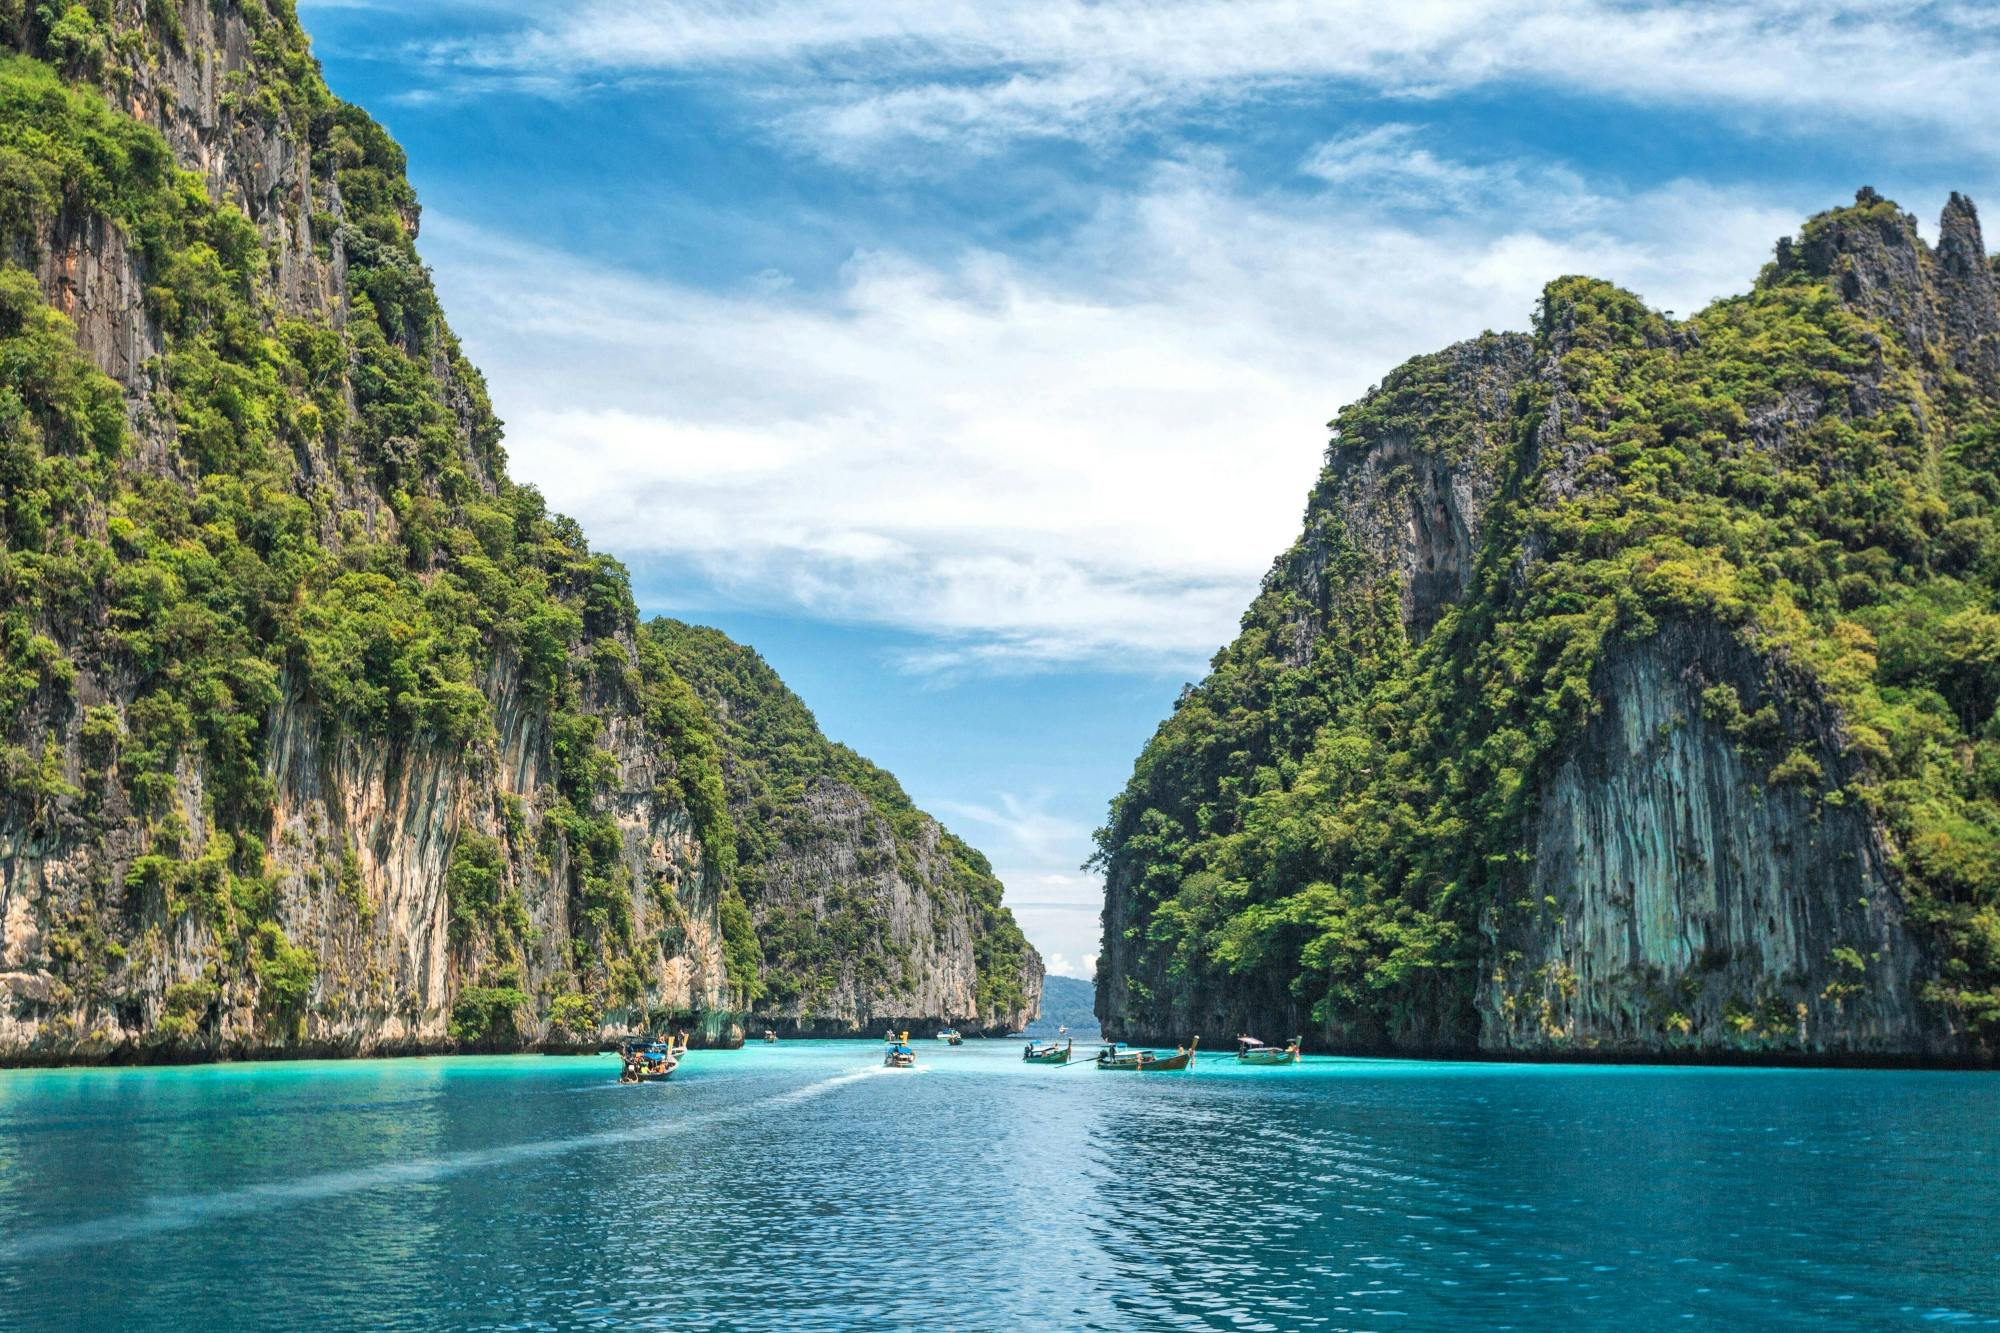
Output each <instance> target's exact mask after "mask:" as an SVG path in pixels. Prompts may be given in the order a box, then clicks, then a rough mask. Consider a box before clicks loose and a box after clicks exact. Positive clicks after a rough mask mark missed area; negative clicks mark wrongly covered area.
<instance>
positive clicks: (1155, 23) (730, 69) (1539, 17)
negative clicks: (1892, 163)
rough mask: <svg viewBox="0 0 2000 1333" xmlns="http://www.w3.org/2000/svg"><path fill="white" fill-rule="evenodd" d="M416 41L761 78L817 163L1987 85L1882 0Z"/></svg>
mask: <svg viewBox="0 0 2000 1333" xmlns="http://www.w3.org/2000/svg"><path fill="white" fill-rule="evenodd" d="M502 8H507V9H509V10H511V9H512V6H502ZM430 54H431V55H432V57H433V58H434V59H436V60H437V61H438V62H440V63H442V64H446V65H449V66H452V67H455V68H456V69H458V70H459V71H461V72H465V73H470V74H473V75H485V76H492V77H500V78H505V79H509V80H514V81H519V82H521V83H522V84H523V86H529V87H533V88H535V89H537V90H541V91H557V90H561V89H563V88H565V87H570V86H574V85H576V84H578V83H590V82H594V81H597V80H601V79H605V78H614V79H615V78H622V77H630V76H635V75H636V76H648V75H654V74H660V73H673V74H678V73H708V74H712V73H718V72H723V73H743V72H746V71H748V72H762V73H763V74H765V75H767V76H769V77H767V78H766V80H765V82H764V85H763V87H762V89H761V91H760V92H759V94H758V95H759V96H761V97H764V98H766V99H768V100H769V101H770V102H771V103H772V105H773V108H774V114H776V115H777V117H778V118H779V119H780V120H781V121H782V122H783V123H784V124H785V125H786V126H787V127H788V129H789V130H790V132H792V133H794V134H796V135H799V136H801V137H802V138H805V139H807V140H810V141H812V142H813V143H815V144H817V145H818V146H819V147H820V148H821V149H822V150H824V151H827V152H829V153H831V154H833V155H836V156H845V155H852V154H854V153H855V152H857V151H860V150H861V149H862V148H863V147H864V146H865V145H868V144H871V143H877V142H880V141H883V140H902V139H908V138H915V139H917V140H920V141H923V140H928V141H944V140H949V141H950V142H951V143H952V144H953V147H954V150H955V151H957V152H959V153H965V152H971V151H976V150H978V149H979V148H981V147H982V146H990V145H991V144H992V143H995V142H999V141H1003V140H1005V139H1007V138H1011V137H1019V136H1023V135H1063V136H1074V137H1082V138H1092V137H1099V136H1103V135H1109V134H1118V133H1122V132H1124V131H1125V130H1127V129H1130V128H1132V127H1135V126H1139V125H1148V124H1151V123H1153V122H1155V121H1156V120H1157V118H1158V117H1160V116H1162V115H1170V114H1173V113H1175V112H1177V111H1181V110H1186V109H1189V108H1192V107H1195V106H1198V105H1208V106H1213V105H1217V104H1234V103H1241V102H1243V101H1245V100H1248V99H1254V98H1259V97H1265V96H1272V95H1282V94H1287V93H1291V92H1295V91H1297V90H1299V89H1302V88H1311V87H1324V86H1327V85H1339V86H1342V87H1346V88H1350V89H1353V90H1356V91H1360V92H1364V93H1371V94H1374V95H1378V96H1388V97H1395V98H1400V99H1406V100H1410V101H1420V100H1423V99H1428V98H1434V97H1438V96H1442V95H1446V94H1450V93H1457V92H1463V91H1466V90H1469V89H1482V88H1494V87H1504V86H1508V85H1517V84H1534V85H1537V86H1539V87H1542V88H1548V89H1561V90H1566V91H1571V92H1576V93H1581V94H1585V95H1589V96H1598V97H1610V98H1616V99H1621V100H1627V101H1632V102H1641V103H1648V104H1655V105H1659V104H1672V105H1690V106H1697V107H1701V108H1704V109H1715V108H1721V109H1731V110H1735V111H1750V112H1757V113H1760V114H1764V113H1771V114H1778V115H1783V116H1786V117H1789V118H1791V120H1792V121H1793V122H1794V123H1795V124H1801V125H1806V126H1808V127H1818V128H1826V127H1828V126H1836V125H1837V126H1843V127H1851V126H1853V125H1854V124H1857V123H1860V124H1893V125H1900V126H1905V127H1912V128H1915V127H1922V128H1926V129H1929V130H1932V131H1938V130H1942V131H1944V132H1945V133H1947V134H1948V135H1950V136H1952V137H1953V138H1954V139H1956V140H1957V141H1959V142H1960V143H1961V144H1962V145H1963V146H1967V147H1970V148H1972V149H1973V150H1974V151H1977V152H1980V153H1982V154H1986V155H1990V154H1991V153H1992V151H1993V149H1992V141H1991V138H1990V136H1988V135H1987V134H1986V133H1985V130H1984V124H1985V121H1986V118H1987V113H1988V111H1989V110H1990V107H1991V89H1992V88H1993V87H1995V86H2000V31H1996V27H1995V25H1994V23H1993V22H1992V19H1991V15H1990V12H1982V11H1981V10H1980V9H1979V8H1977V7H1974V6H1966V5H1916V6H1910V5H1897V4H1887V3H1881V0H1780V2H1778V3H1765V4H1758V5H1748V4H1734V5H1703V6H1686V5H1641V4H1631V3H1626V2H1625V0H1405V2H1404V3H1402V4H1399V5H1396V6H1394V7H1389V6H1383V5H1379V4H1376V3H1372V0H1037V3H1033V4H1022V3H991V2H987V3H974V2H973V0H763V2H762V3H748V4H742V3H734V2H733V0H732V2H731V3H721V2H720V0H705V2H697V3H682V4H676V5H672V6H663V5H656V4H646V3H638V2H637V0H581V2H580V3H575V4H571V5H566V6H561V7H551V8H550V9H549V10H548V11H545V13H544V14H543V15H542V16H540V17H538V18H534V19H532V20H528V21H527V26H526V27H525V28H520V29H516V30H514V31H510V32H507V33H505V34H503V35H498V36H487V37H481V38H477V39H472V40H467V41H460V42H455V43H450V44H445V45H441V46H436V47H433V48H431V51H430Z"/></svg>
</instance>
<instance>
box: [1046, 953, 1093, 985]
mask: <svg viewBox="0 0 2000 1333" xmlns="http://www.w3.org/2000/svg"><path fill="white" fill-rule="evenodd" d="M1042 966H1044V967H1045V968H1047V969H1048V973H1049V975H1050V976H1052V977H1078V978H1081V979H1082V980H1084V981H1094V980H1096V978H1097V955H1096V954H1094V953H1087V954H1084V955H1083V956H1082V957H1081V958H1072V957H1071V956H1070V955H1068V954H1066V953H1062V952H1060V951H1058V952H1056V953H1049V954H1043V955H1042Z"/></svg>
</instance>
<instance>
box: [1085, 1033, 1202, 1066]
mask: <svg viewBox="0 0 2000 1333" xmlns="http://www.w3.org/2000/svg"><path fill="white" fill-rule="evenodd" d="M1200 1045H1201V1037H1200V1036H1199V1035H1197V1036H1196V1037H1195V1039H1194V1040H1193V1041H1191V1042H1189V1043H1188V1044H1187V1045H1185V1046H1180V1047H1176V1048H1175V1050H1174V1053H1173V1054H1172V1055H1165V1054H1162V1053H1161V1052H1159V1051H1147V1050H1125V1049H1122V1048H1120V1046H1119V1045H1118V1043H1117V1042H1115V1041H1114V1042H1112V1043H1111V1044H1110V1045H1109V1046H1106V1047H1105V1048H1104V1049H1103V1050H1101V1051H1099V1052H1098V1053H1097V1067H1098V1068H1099V1069H1120V1070H1131V1071H1133V1072H1134V1073H1141V1074H1166V1073H1171V1072H1172V1071H1174V1070H1176V1069H1192V1068H1194V1053H1195V1048H1196V1047H1198V1046H1200Z"/></svg>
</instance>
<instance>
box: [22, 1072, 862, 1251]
mask: <svg viewBox="0 0 2000 1333" xmlns="http://www.w3.org/2000/svg"><path fill="white" fill-rule="evenodd" d="M887 1072H893V1071H888V1070H883V1069H878V1068H870V1069H861V1070H855V1071H853V1072H850V1073H846V1074H835V1075H833V1076H832V1077H830V1078H823V1079H821V1080H820V1081H819V1082H817V1083H809V1084H807V1085H805V1086H804V1087H801V1088H793V1089H790V1090H789V1091H786V1092H780V1093H774V1094H773V1095H771V1096H769V1097H759V1098H756V1099H754V1100H752V1101H746V1102H739V1103H737V1104H736V1105H734V1106H730V1107H727V1108H723V1109H718V1110H714V1111H705V1112H697V1113H696V1114H693V1115H687V1116H682V1117H679V1118H677V1119H673V1120H661V1121H657V1122H653V1123H648V1124H645V1125H635V1126H632V1127H630V1128H627V1129H613V1130H605V1131H603V1132H601V1133H597V1134H580V1135H577V1136H576V1137H574V1138H567V1139H539V1140H535V1141H533V1142H529V1143H515V1144H509V1145H507V1146H506V1147H501V1148H482V1149H475V1150H471V1151H467V1152H457V1153H443V1154H439V1155H437V1156H433V1157H414V1158H410V1159H409V1160H407V1161H401V1162H383V1163H380V1164H378V1165H375V1166H365V1167H357V1168H355V1169H354V1170H351V1171H323V1172H320V1173H319V1174H317V1175H311V1176H304V1177H301V1178H300V1179H298V1180H287V1181H273V1182H270V1183H268V1184H262V1185H246V1186H243V1187H242V1188H240V1189H233V1190H221V1191H218V1192H216V1193H214V1194H170V1195H162V1196H160V1197H158V1198H154V1199H150V1200H146V1201H144V1202H141V1203H138V1204H136V1205H135V1206H134V1209H133V1211H131V1212H128V1213H124V1214H121V1215H119V1216H117V1217H101V1218H94V1219H92V1220H91V1221H88V1222H73V1223H70V1224H68V1225H66V1226H57V1227H49V1228H47V1229H45V1230H42V1231H35V1232H28V1233H26V1234H23V1235H18V1236H9V1237H6V1238H4V1239H0V1264H7V1263H18V1262H20V1261H21V1260H24V1259H36V1258H41V1257H44V1256H46V1255H50V1254H59V1253H62V1252H63V1251H66V1250H75V1249H82V1248H85V1247H87V1246H93V1245H116V1244H119V1243H121V1242H125V1241H134V1240H140V1239H143V1238H145V1237H147V1236H154V1235H159V1234H161V1233H162V1232H168V1231H185V1230H187V1229H189V1228H191V1227H198V1226H202V1225H204V1224H206V1223H209V1222H217V1221H226V1220H228V1219H230V1218H235V1217H248V1216H252V1215H254V1214H257V1213H262V1212H268V1211H272V1210H275V1209H279V1208H287V1207H291V1206H293V1205H296V1204H301V1203H311V1202H313V1201H315V1200H319V1199H329V1198H333V1197H335V1196H337V1195H342V1194H357V1193H360V1192H361V1191H363V1190H374V1189H394V1188H397V1187H399V1186H404V1185H421V1184H429V1183H431V1182H433V1181H438V1180H443V1179H446V1178H448V1177H451V1176H458V1175H464V1174H465V1173H467V1172H469V1171H486V1170H491V1169H494V1168H498V1167H506V1166H514V1165H517V1164H518V1163H521V1162H533V1161H540V1160H543V1159H546V1158H551V1157H560V1156H562V1155H564V1154H565V1153H573V1152H583V1151H587V1150H589V1149H591V1148H608V1147H616V1146H619V1145H621V1144H628V1143H641V1142H645V1141H648V1140H652V1139H662V1138H673V1137H676V1136H678V1135H681V1134H685V1133H687V1132H689V1131H691V1130H695V1129H699V1128H702V1127H703V1126H707V1125H713V1124H717V1123H726V1122H728V1121H730V1120H735V1119H738V1118H740V1117H742V1116H745V1115H748V1114H750V1113H751V1112H753V1111H760V1110H765V1109H768V1108H769V1107H772V1106H783V1105H788V1104H791V1103H796V1102H804V1101H811V1100H812V1099H813V1098H815V1097H823V1096H825V1095H826V1094H827V1093H829V1092H832V1091H834V1090H835V1089H837V1088H840V1087H842V1086H844V1085H846V1084H849V1083H855V1082H858V1081H860V1080H861V1079H866V1078H873V1077H875V1076H876V1075H877V1074H882V1073H887Z"/></svg>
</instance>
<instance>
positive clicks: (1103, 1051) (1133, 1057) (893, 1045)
mask: <svg viewBox="0 0 2000 1333" xmlns="http://www.w3.org/2000/svg"><path fill="white" fill-rule="evenodd" d="M777 1039H778V1034H777V1033H776V1032H775V1031H773V1030H772V1029H770V1028H766V1029H765V1030H764V1040H765V1041H767V1042H775V1041H777ZM937 1039H938V1040H939V1041H941V1042H944V1043H946V1044H947V1045H951V1046H958V1045H961V1044H963V1043H964V1041H965V1038H964V1037H963V1036H962V1035H961V1034H960V1033H959V1031H958V1030H957V1029H956V1028H945V1029H943V1030H941V1031H940V1032H939V1033H938V1034H937ZM883 1042H884V1049H883V1053H882V1063H883V1064H884V1065H885V1066H887V1067H888V1068H890V1069H909V1068H911V1067H912V1066H914V1065H915V1064H916V1063H917V1051H916V1048H915V1047H914V1046H912V1045H910V1034H909V1033H908V1032H907V1031H904V1032H890V1033H886V1034H884V1036H883ZM1299 1042H1300V1039H1299V1038H1298V1037H1293V1038H1292V1039H1291V1040H1290V1041H1288V1042H1286V1043H1285V1044H1284V1045H1283V1046H1268V1045H1266V1044H1265V1043H1263V1042H1261V1041H1259V1040H1258V1039H1257V1038H1255V1037H1238V1038H1237V1039H1236V1060H1237V1063H1238V1064H1246V1065H1289V1064H1297V1063H1298V1062H1299ZM1200 1046H1201V1038H1200V1036H1198V1035H1197V1036H1196V1037H1195V1039H1194V1040H1193V1041H1190V1042H1189V1043H1188V1044H1187V1045H1185V1046H1177V1047H1175V1048H1174V1050H1173V1052H1172V1053H1171V1054H1169V1053H1167V1052H1166V1051H1156V1050H1152V1049H1149V1048H1147V1047H1140V1046H1126V1045H1124V1044H1123V1043H1121V1042H1115V1041H1113V1042H1106V1043H1105V1044H1104V1045H1103V1046H1102V1047H1101V1048H1100V1049H1099V1050H1098V1052H1097V1055H1096V1056H1095V1058H1093V1059H1092V1061H1091V1063H1092V1064H1095V1065H1096V1066H1097V1067H1098V1068H1099V1069H1113V1070H1131V1071H1133V1072H1135V1073H1160V1074H1164V1073H1169V1072H1171V1071H1173V1070H1176V1069H1192V1068H1194V1060H1195V1051H1196V1050H1197V1049H1198V1048H1199V1047H1200ZM687 1049H688V1039H687V1034H686V1033H685V1032H684V1033H682V1034H680V1036H678V1037H675V1036H673V1035H672V1034H669V1035H667V1036H665V1037H627V1038H626V1039H625V1040H624V1041H622V1042H620V1043H619V1044H618V1056H619V1059H620V1060H621V1061H622V1062H623V1068H622V1069H621V1071H620V1072H619V1075H618V1081H619V1082H620V1083H659V1082H663V1081H664V1080H666V1079H667V1078H668V1077H669V1076H671V1075H672V1074H673V1072H674V1070H675V1069H676V1068H677V1067H679V1065H680V1062H681V1057H682V1056H684V1055H686V1054H687ZM1075 1055H1076V1038H1074V1037H1066V1038H1064V1039H1062V1040H1060V1041H1030V1042H1029V1043H1028V1045H1027V1047H1026V1049H1024V1050H1023V1051H1022V1052H1021V1059H1022V1060H1023V1061H1025V1062H1026V1063H1028V1064H1031V1065H1066V1064H1068V1063H1070V1061H1071V1060H1072V1058H1074V1057H1075Z"/></svg>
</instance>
